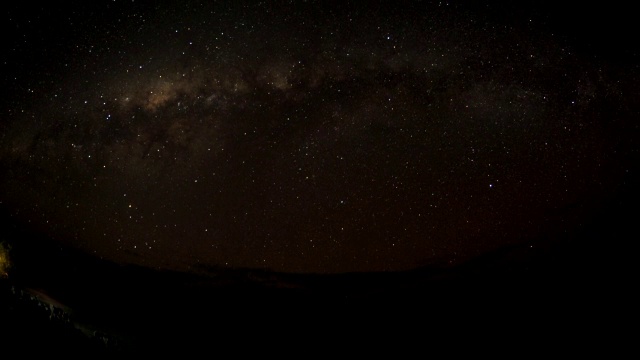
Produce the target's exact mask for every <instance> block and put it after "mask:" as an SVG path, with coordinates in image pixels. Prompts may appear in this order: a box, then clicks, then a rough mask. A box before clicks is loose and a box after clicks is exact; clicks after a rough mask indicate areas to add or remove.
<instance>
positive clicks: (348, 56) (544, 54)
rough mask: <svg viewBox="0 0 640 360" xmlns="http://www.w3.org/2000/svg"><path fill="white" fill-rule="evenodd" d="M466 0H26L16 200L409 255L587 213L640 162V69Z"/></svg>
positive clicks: (16, 87) (194, 261)
mask: <svg viewBox="0 0 640 360" xmlns="http://www.w3.org/2000/svg"><path fill="white" fill-rule="evenodd" d="M454 5H455V4H452V5H451V6H445V4H438V3H437V2H436V3H434V4H423V3H416V4H413V5H405V6H403V7H402V8H398V7H394V6H391V5H385V6H377V5H376V6H374V5H372V6H368V7H359V6H355V5H353V6H351V5H339V6H328V5H327V4H324V5H322V6H321V5H320V4H306V5H301V4H297V5H278V6H275V5H268V4H267V5H265V4H256V5H252V6H241V5H237V6H226V5H225V6H218V5H216V6H214V5H210V6H201V5H197V6H196V5H188V6H185V7H182V8H176V7H171V6H168V5H155V6H145V5H137V4H135V3H132V4H129V3H127V4H124V5H122V4H119V5H115V4H114V5H108V4H104V5H96V6H95V8H80V9H58V11H57V12H53V14H51V13H49V11H50V10H51V9H43V10H40V12H38V10H34V13H33V14H32V13H29V16H26V15H24V14H23V13H22V12H17V13H16V14H12V15H11V14H10V19H9V23H10V24H11V26H12V27H13V28H14V29H13V33H12V34H13V35H15V36H14V41H13V42H12V43H11V46H12V47H11V49H10V51H9V55H6V56H5V58H6V59H8V60H7V62H5V72H4V75H5V79H7V81H6V83H7V84H9V86H10V87H12V89H13V91H12V93H11V94H10V95H8V96H7V98H6V99H5V100H6V101H5V105H3V111H4V112H3V115H2V116H3V127H2V129H1V130H2V143H1V144H0V162H1V164H2V180H1V181H0V195H1V196H2V202H3V206H5V207H6V208H7V209H9V211H10V212H11V214H12V216H13V217H15V219H18V220H19V221H22V222H28V223H30V224H33V226H34V227H35V228H37V229H39V230H40V231H42V232H44V233H46V234H48V235H49V236H51V238H52V239H56V241H60V242H61V243H64V244H68V245H72V246H75V247H78V248H80V249H82V250H85V251H87V252H90V253H92V254H96V255H97V256H100V257H103V258H106V259H109V260H113V261H118V262H124V263H136V264H141V265H145V266H152V267H157V268H177V269H187V268H197V267H198V266H220V267H251V268H255V267H257V268H268V269H273V270H278V271H296V272H297V271H302V272H342V271H372V270H376V271H379V270H402V269H410V268H415V267H418V266H423V265H430V264H438V265H442V264H449V263H452V264H455V263H458V262H460V261H465V260H468V259H469V258H472V257H474V256H477V255H480V254H483V253H485V252H488V251H492V250H495V249H498V248H500V247H503V246H507V245H511V244H525V243H528V242H530V241H532V239H538V238H540V237H541V236H544V235H545V234H553V233H557V232H566V231H568V230H571V229H574V228H577V227H579V226H581V225H582V224H583V223H584V221H585V219H586V217H585V214H587V213H589V211H590V209H593V208H596V207H597V206H598V203H599V202H600V201H601V200H602V199H603V198H606V197H607V195H608V194H609V193H610V191H612V189H615V187H616V186H618V185H619V184H620V183H621V182H622V179H623V177H624V176H625V174H626V172H628V170H629V164H630V161H631V160H630V159H629V158H628V157H627V156H626V151H627V150H628V149H629V148H630V146H632V145H631V140H630V139H631V136H632V134H633V132H631V133H630V132H629V131H630V130H631V127H629V119H630V118H632V115H631V114H633V113H634V111H635V109H634V107H637V106H636V105H635V103H634V102H633V101H632V99H636V100H637V98H638V97H637V96H638V92H637V89H635V85H634V84H636V83H637V71H635V72H634V71H630V70H631V67H628V68H627V67H624V66H623V65H616V66H614V65H612V64H610V63H608V62H607V61H603V60H600V59H598V58H597V57H594V56H591V55H590V54H588V53H584V52H582V53H581V52H580V51H577V50H576V49H574V47H572V43H571V42H570V41H569V40H568V39H567V38H563V37H562V36H561V35H557V34H554V33H553V31H552V29H550V28H549V27H548V26H545V24H544V23H540V22H539V21H538V20H540V18H522V19H520V18H517V19H515V20H513V21H507V20H504V21H500V20H499V19H495V18H492V17H489V16H484V15H483V13H480V12H474V11H470V10H467V9H466V8H465V7H464V6H461V5H457V6H454ZM45 15H46V16H45ZM39 16H40V17H42V18H44V17H47V18H48V20H47V21H46V23H47V24H54V23H55V24H57V25H56V28H55V30H52V28H47V27H42V28H39V27H36V25H35V22H36V20H37V19H38V18H39ZM32 21H33V22H32ZM636 102H637V101H636ZM625 136H629V137H628V138H627V137H625ZM533 245H534V244H533V243H532V246H533Z"/></svg>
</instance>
